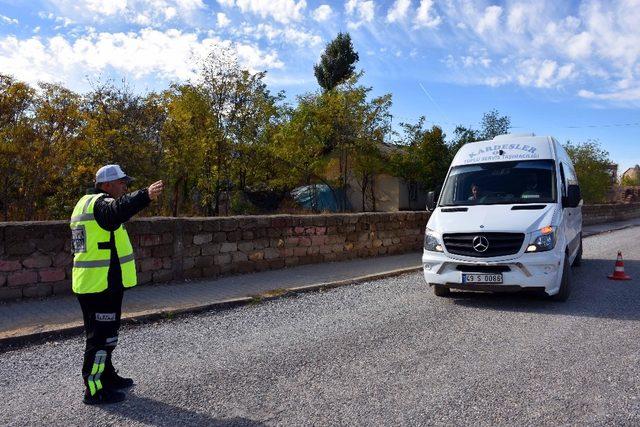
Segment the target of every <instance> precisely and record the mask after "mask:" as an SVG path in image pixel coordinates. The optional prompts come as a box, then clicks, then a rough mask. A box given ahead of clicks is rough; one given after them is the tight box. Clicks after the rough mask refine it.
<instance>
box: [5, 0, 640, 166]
mask: <svg viewBox="0 0 640 427" xmlns="http://www.w3.org/2000/svg"><path fill="white" fill-rule="evenodd" d="M338 32H348V33H349V34H350V35H351V37H352V40H353V44H354V47H355V49H356V51H357V52H358V53H359V56H360V61H359V62H358V64H357V69H358V70H363V71H364V76H363V77H362V79H361V82H362V83H363V84H365V85H366V86H370V87H372V95H374V96H378V95H383V94H385V93H391V94H392V95H393V107H392V113H393V117H394V118H393V120H394V126H396V128H397V125H398V124H399V123H401V122H409V123H414V122H415V121H417V119H418V118H419V117H420V116H425V117H426V119H427V123H428V124H429V125H431V124H435V125H439V126H441V127H442V128H443V129H444V131H445V132H446V133H447V134H448V135H449V136H452V134H453V129H455V126H456V125H463V126H467V127H473V128H479V127H480V121H481V119H482V115H483V114H484V113H485V112H487V111H490V110H492V109H497V110H498V111H499V112H500V113H501V114H503V115H508V116H509V117H510V118H511V124H512V126H513V129H512V132H518V133H520V132H533V133H535V134H536V135H552V136H554V137H555V138H557V139H558V140H559V141H561V142H565V141H567V140H571V141H573V142H583V141H587V140H590V139H594V140H597V141H599V142H600V144H601V146H602V147H603V148H604V149H606V150H607V151H608V152H609V154H610V158H611V159H612V160H613V161H614V162H616V163H618V164H619V171H620V173H621V172H623V171H624V170H625V169H627V168H629V167H632V166H634V165H635V164H637V163H640V0H582V1H569V0H564V1H557V0H553V1H551V0H540V1H535V0H529V1H503V2H495V1H480V0H477V1H471V0H386V1H383V0H348V1H327V0H23V1H19V0H0V73H5V74H10V75H13V76H14V77H16V78H18V79H20V80H23V81H27V82H29V83H32V84H35V83H37V82H38V81H47V82H59V83H62V84H64V85H65V86H67V87H69V88H71V89H74V90H76V91H79V92H84V91H87V90H89V89H90V87H91V82H92V81H94V82H95V81H96V80H98V79H102V80H104V79H108V78H111V79H114V80H115V81H120V80H122V79H126V81H127V82H128V83H129V85H130V86H131V87H133V88H134V90H136V91H139V92H146V91H149V90H158V89H163V88H166V87H167V86H168V85H169V84H170V83H171V82H184V81H188V80H190V79H192V78H194V75H195V74H194V73H195V70H196V68H195V65H196V64H197V62H198V60H199V58H202V57H203V56H205V55H206V54H207V53H208V52H209V51H211V49H215V48H216V47H219V46H228V47H231V48H232V49H234V50H236V52H237V56H238V60H239V62H240V63H241V65H242V66H243V67H246V68H248V69H250V70H252V71H263V70H264V71H267V78H266V81H267V84H268V86H269V88H270V89H271V90H272V91H273V92H277V91H280V90H284V91H285V92H286V95H287V97H288V99H289V101H290V102H292V103H294V102H295V97H296V96H297V95H301V94H304V93H307V92H310V91H316V90H318V85H317V82H316V80H315V77H314V76H313V65H314V64H315V63H317V62H318V61H319V58H320V55H321V53H322V51H323V49H324V47H325V45H326V44H327V43H328V42H329V41H331V39H333V38H334V37H335V36H336V35H337V33H338Z"/></svg>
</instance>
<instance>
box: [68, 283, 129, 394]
mask: <svg viewBox="0 0 640 427" xmlns="http://www.w3.org/2000/svg"><path fill="white" fill-rule="evenodd" d="M122 295H123V289H122V287H121V286H120V287H115V286H109V287H108V288H107V289H106V290H105V291H103V292H99V293H92V294H77V297H78V301H79V302H80V307H81V308H82V316H83V318H84V328H85V331H86V337H87V341H86V347H85V350H84V363H83V364H82V378H83V380H84V384H85V387H86V390H87V392H88V394H90V395H92V396H93V395H95V394H96V393H99V392H100V390H102V389H103V384H102V381H103V380H104V379H105V378H107V379H108V378H109V377H110V376H112V375H113V374H114V373H115V370H114V368H113V363H112V361H111V354H112V353H113V350H114V349H115V348H116V345H117V344H118V330H119V329H120V314H121V311H122Z"/></svg>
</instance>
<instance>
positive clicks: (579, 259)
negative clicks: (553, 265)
mask: <svg viewBox="0 0 640 427" xmlns="http://www.w3.org/2000/svg"><path fill="white" fill-rule="evenodd" d="M581 264H582V233H580V247H579V248H578V253H577V254H576V257H575V259H574V260H573V267H580V265H581Z"/></svg>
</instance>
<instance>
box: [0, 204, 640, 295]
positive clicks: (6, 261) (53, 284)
mask: <svg viewBox="0 0 640 427" xmlns="http://www.w3.org/2000/svg"><path fill="white" fill-rule="evenodd" d="M636 217H640V203H632V204H624V205H592V206H584V207H583V222H584V225H590V224H599V223H606V222H612V221H620V220H626V219H630V218H636ZM428 218H429V214H428V213H427V212H424V211H419V212H395V213H359V214H333V215H304V216H302V215H299V216H294V215H273V216H250V217H221V218H144V219H137V220H133V221H131V222H129V223H128V224H127V230H128V231H129V235H130V236H131V240H132V243H133V246H134V253H135V256H136V264H137V267H138V280H139V283H141V284H146V283H159V282H170V281H181V280H184V279H199V278H215V277H218V276H221V275H229V274H236V273H248V272H253V271H263V270H269V269H277V268H283V267H287V266H294V265H300V264H310V263H320V262H330V261H340V260H346V259H351V258H363V257H373V256H379V255H387V254H398V253H404V252H409V251H417V250H419V249H420V248H421V245H422V236H423V233H424V227H425V225H426V223H427V220H428ZM70 234H71V233H70V231H69V224H68V222H66V221H38V222H14V223H0V301H1V300H8V299H17V298H22V297H44V296H48V295H58V294H66V293H69V292H70V291H71V284H70V277H71V262H72V258H73V257H72V254H71V241H70Z"/></svg>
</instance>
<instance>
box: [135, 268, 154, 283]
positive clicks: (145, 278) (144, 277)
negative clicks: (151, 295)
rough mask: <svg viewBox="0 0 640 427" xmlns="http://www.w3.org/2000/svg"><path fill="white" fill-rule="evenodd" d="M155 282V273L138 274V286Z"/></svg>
mask: <svg viewBox="0 0 640 427" xmlns="http://www.w3.org/2000/svg"><path fill="white" fill-rule="evenodd" d="M152 280H153V271H143V272H138V285H145V284H147V283H151V281H152Z"/></svg>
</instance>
